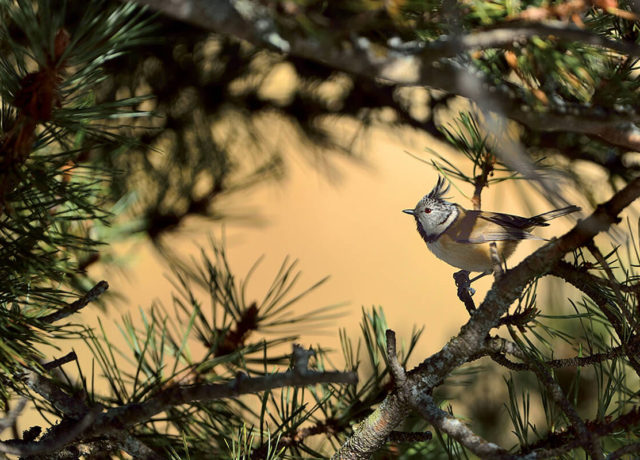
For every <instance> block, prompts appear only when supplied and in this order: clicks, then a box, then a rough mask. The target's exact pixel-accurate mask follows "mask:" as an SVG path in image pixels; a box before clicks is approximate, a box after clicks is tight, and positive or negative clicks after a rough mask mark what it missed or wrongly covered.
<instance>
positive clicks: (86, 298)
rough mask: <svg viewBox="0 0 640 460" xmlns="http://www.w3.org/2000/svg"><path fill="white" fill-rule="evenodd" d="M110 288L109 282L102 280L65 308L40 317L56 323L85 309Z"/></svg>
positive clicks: (41, 319)
mask: <svg viewBox="0 0 640 460" xmlns="http://www.w3.org/2000/svg"><path fill="white" fill-rule="evenodd" d="M107 289H109V283H107V282H106V281H100V282H99V283H98V284H96V285H95V286H94V287H93V288H91V290H90V291H89V292H87V293H86V294H85V295H83V296H82V297H80V298H79V299H78V300H76V301H75V302H73V303H70V304H69V305H67V306H66V307H64V308H61V309H60V310H57V311H54V312H53V313H51V314H49V315H46V316H43V317H41V318H40V321H42V322H45V323H49V324H51V323H55V322H56V321H60V320H61V319H64V318H66V317H67V316H71V315H73V314H74V313H77V312H78V311H79V310H81V309H83V308H84V307H86V306H87V305H89V303H91V302H93V301H95V300H96V299H97V298H98V297H100V296H101V295H102V294H104V292H105V291H106V290H107Z"/></svg>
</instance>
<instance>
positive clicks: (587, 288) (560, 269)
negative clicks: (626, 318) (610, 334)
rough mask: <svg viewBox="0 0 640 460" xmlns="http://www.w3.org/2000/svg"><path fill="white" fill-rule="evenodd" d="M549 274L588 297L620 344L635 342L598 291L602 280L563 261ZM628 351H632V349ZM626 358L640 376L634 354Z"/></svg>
mask: <svg viewBox="0 0 640 460" xmlns="http://www.w3.org/2000/svg"><path fill="white" fill-rule="evenodd" d="M549 274H550V275H553V276H557V277H559V278H562V279H563V280H565V281H566V282H568V283H569V284H571V285H573V286H575V287H576V288H577V289H579V290H580V291H582V292H584V293H585V294H586V295H587V296H589V298H591V300H593V301H594V303H595V304H596V305H597V306H598V308H600V311H602V313H603V314H604V315H605V316H606V317H607V320H608V321H609V323H610V324H611V326H613V329H614V330H615V331H616V334H617V335H618V338H619V339H620V341H621V342H622V343H626V342H627V340H630V341H632V342H635V340H634V338H633V337H628V336H629V334H628V333H627V329H626V327H625V325H624V324H623V323H622V322H621V321H620V319H619V318H618V316H617V315H616V314H615V312H614V311H613V308H612V305H611V303H610V301H609V299H608V298H607V297H606V296H605V295H603V293H602V292H601V291H600V290H599V289H598V287H599V286H600V287H601V286H603V285H606V283H605V282H604V280H602V279H601V278H599V277H597V276H594V275H592V274H591V273H589V272H587V271H585V270H579V269H576V268H575V267H574V266H572V265H571V264H569V263H567V262H563V261H559V262H558V263H556V264H555V265H554V266H553V267H552V268H551V270H550V271H549ZM630 343H631V342H630ZM630 351H633V349H632V350H630ZM626 357H627V359H628V360H629V364H630V365H631V367H632V368H633V370H634V371H635V372H636V374H637V375H639V376H640V359H638V357H637V356H636V355H635V353H626Z"/></svg>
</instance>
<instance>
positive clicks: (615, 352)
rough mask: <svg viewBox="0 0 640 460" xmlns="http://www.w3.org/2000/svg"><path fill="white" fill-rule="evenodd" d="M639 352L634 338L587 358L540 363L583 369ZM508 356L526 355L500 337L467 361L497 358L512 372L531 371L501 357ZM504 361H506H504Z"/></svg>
mask: <svg viewBox="0 0 640 460" xmlns="http://www.w3.org/2000/svg"><path fill="white" fill-rule="evenodd" d="M639 350H640V339H638V338H636V339H635V340H634V341H633V342H629V343H627V344H623V345H620V346H617V347H614V348H611V349H609V350H607V351H605V352H602V353H593V354H591V355H587V356H574V357H572V358H560V359H550V360H546V361H542V363H543V364H544V365H545V366H547V367H550V368H553V369H563V368H567V367H576V368H577V367H585V366H592V365H594V364H599V363H601V362H603V361H607V360H610V359H614V358H619V357H620V356H624V355H625V354H637V353H638V351H639ZM505 354H510V355H512V356H515V357H517V358H518V359H522V360H525V359H526V355H525V354H524V353H523V352H522V350H521V349H520V348H519V347H518V346H517V345H516V344H515V343H514V342H511V341H510V340H506V339H503V338H502V337H492V338H489V339H487V340H486V342H485V344H484V347H483V348H482V349H480V350H478V352H477V353H475V354H473V355H472V356H471V357H470V358H469V361H474V360H476V359H480V358H482V357H484V356H490V357H491V358H496V357H499V358H498V359H497V360H496V361H497V362H498V363H499V364H502V365H504V366H506V367H508V368H509V369H512V370H519V371H523V370H531V366H530V365H529V364H527V363H526V362H525V363H515V362H513V361H509V360H506V358H505V357H504V356H503V355H505ZM505 360H506V361H505Z"/></svg>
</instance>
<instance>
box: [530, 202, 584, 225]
mask: <svg viewBox="0 0 640 460" xmlns="http://www.w3.org/2000/svg"><path fill="white" fill-rule="evenodd" d="M576 211H580V207H579V206H573V205H572V206H567V207H566V208H560V209H555V210H553V211H549V212H544V213H542V214H538V215H537V216H534V217H532V218H531V220H533V221H535V222H537V223H538V225H545V222H546V221H548V220H551V219H555V218H556V217H562V216H566V215H567V214H571V213H572V212H576Z"/></svg>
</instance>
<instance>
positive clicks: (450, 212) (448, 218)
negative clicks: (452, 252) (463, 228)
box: [402, 177, 459, 242]
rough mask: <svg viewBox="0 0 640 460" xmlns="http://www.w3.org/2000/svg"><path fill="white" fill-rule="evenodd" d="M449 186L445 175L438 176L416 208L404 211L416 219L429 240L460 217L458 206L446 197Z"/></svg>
mask: <svg viewBox="0 0 640 460" xmlns="http://www.w3.org/2000/svg"><path fill="white" fill-rule="evenodd" d="M449 187H450V186H449V185H448V184H446V183H445V179H444V178H443V177H438V182H437V183H436V186H435V187H434V188H433V190H431V191H430V192H429V193H427V194H426V195H425V196H423V197H422V199H421V200H420V201H418V204H417V205H416V207H415V208H413V209H404V210H403V211H402V212H404V213H406V214H411V215H412V216H413V217H414V218H415V219H416V224H417V226H418V232H420V235H422V237H423V238H424V239H425V241H427V242H431V241H434V240H435V239H436V238H437V237H438V236H439V235H440V234H442V233H443V232H444V231H445V230H446V229H447V228H448V227H449V225H451V224H452V223H453V222H454V221H455V219H456V218H457V217H458V212H459V211H458V207H457V206H456V205H455V204H453V203H450V202H448V201H445V199H444V195H445V194H446V193H447V192H448V191H449Z"/></svg>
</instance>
